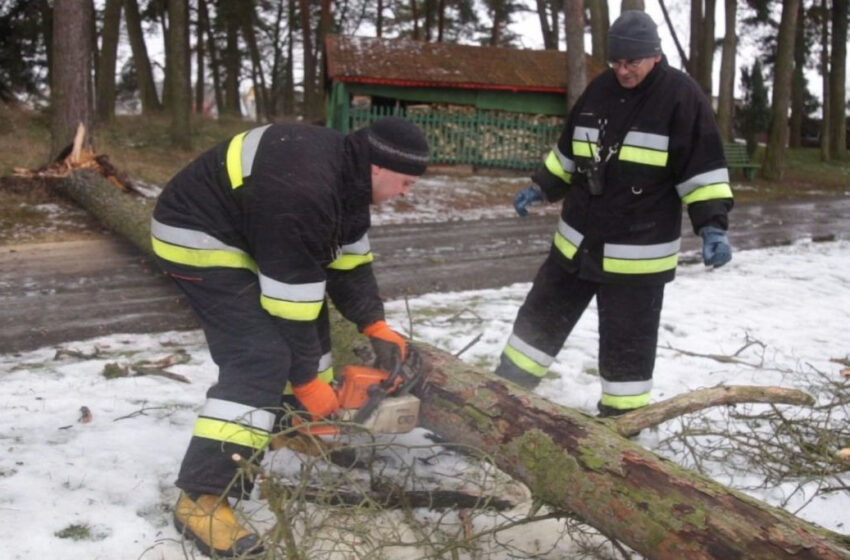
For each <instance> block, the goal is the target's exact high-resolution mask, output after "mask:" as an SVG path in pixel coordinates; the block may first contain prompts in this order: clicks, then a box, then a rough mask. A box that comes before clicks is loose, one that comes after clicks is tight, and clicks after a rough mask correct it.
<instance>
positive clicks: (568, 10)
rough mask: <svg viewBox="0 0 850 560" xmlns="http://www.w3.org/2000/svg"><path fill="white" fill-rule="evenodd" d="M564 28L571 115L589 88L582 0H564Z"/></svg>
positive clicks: (568, 102) (568, 105) (568, 97)
mask: <svg viewBox="0 0 850 560" xmlns="http://www.w3.org/2000/svg"><path fill="white" fill-rule="evenodd" d="M564 27H565V33H566V34H567V113H569V111H570V110H571V109H572V108H573V107H574V106H575V104H576V101H578V98H579V96H580V95H581V94H582V92H583V91H584V88H585V87H586V86H587V58H586V56H585V53H584V6H583V2H582V0H564Z"/></svg>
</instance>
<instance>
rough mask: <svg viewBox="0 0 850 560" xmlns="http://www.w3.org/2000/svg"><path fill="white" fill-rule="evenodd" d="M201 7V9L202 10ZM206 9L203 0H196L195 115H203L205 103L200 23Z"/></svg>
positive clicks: (202, 28) (205, 85)
mask: <svg viewBox="0 0 850 560" xmlns="http://www.w3.org/2000/svg"><path fill="white" fill-rule="evenodd" d="M202 6H203V8H202ZM202 9H206V5H205V3H204V0H198V20H197V21H196V22H195V101H194V105H195V113H196V114H198V115H203V114H204V111H205V109H206V101H207V99H206V98H207V92H206V89H207V81H206V79H205V75H206V70H205V67H206V64H205V60H204V59H205V58H206V52H205V49H204V24H203V22H202V21H201V10H202Z"/></svg>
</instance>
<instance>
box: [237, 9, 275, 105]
mask: <svg viewBox="0 0 850 560" xmlns="http://www.w3.org/2000/svg"><path fill="white" fill-rule="evenodd" d="M239 5H240V12H241V13H240V18H239V19H240V21H241V23H242V36H243V37H244V38H245V43H246V44H247V45H248V54H249V55H250V60H251V80H252V82H253V84H254V86H253V87H254V101H255V103H256V118H257V120H258V121H260V120H262V119H264V118H265V119H268V118H270V115H271V112H270V107H269V101H268V94H267V90H266V78H265V72H264V71H263V64H262V57H261V56H260V49H259V47H258V46H257V37H256V35H255V33H254V27H255V23H256V20H257V17H256V14H255V12H254V3H253V2H239Z"/></svg>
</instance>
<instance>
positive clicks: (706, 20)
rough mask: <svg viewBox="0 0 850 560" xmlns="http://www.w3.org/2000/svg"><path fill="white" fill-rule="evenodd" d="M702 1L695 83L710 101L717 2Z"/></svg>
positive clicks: (711, 0)
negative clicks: (698, 56)
mask: <svg viewBox="0 0 850 560" xmlns="http://www.w3.org/2000/svg"><path fill="white" fill-rule="evenodd" d="M703 1H704V2H705V4H704V6H703V19H702V22H701V23H700V29H701V33H700V39H701V40H702V47H701V48H700V50H699V52H700V58H699V77H698V80H697V81H698V83H699V84H700V86H701V87H702V90H703V91H704V92H705V94H706V95H707V96H708V98H709V99H711V94H712V84H711V82H712V75H713V70H714V43H715V39H714V16H715V14H716V12H717V2H716V1H715V0H703Z"/></svg>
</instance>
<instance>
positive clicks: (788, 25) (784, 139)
mask: <svg viewBox="0 0 850 560" xmlns="http://www.w3.org/2000/svg"><path fill="white" fill-rule="evenodd" d="M799 3H800V0H783V1H782V21H781V22H780V24H779V38H778V42H777V44H778V47H777V51H776V64H775V65H774V67H773V103H772V107H771V118H770V129H769V130H768V134H767V149H766V150H765V154H764V163H763V164H762V168H761V172H762V176H763V177H764V178H765V179H768V180H773V181H778V180H780V179H782V175H783V172H784V165H785V162H784V160H785V146H786V144H787V143H788V103H789V100H790V98H791V73H792V72H793V70H794V38H795V37H796V28H797V7H798V4H799Z"/></svg>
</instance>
